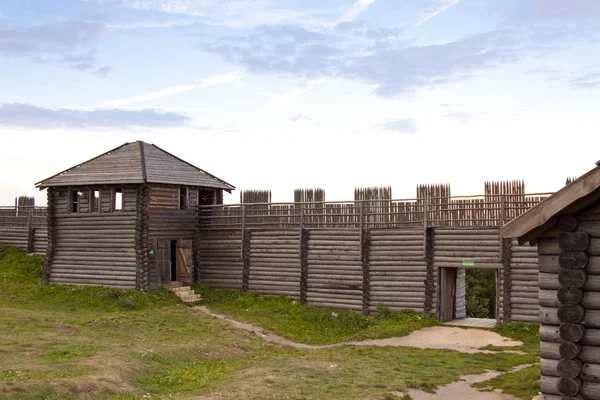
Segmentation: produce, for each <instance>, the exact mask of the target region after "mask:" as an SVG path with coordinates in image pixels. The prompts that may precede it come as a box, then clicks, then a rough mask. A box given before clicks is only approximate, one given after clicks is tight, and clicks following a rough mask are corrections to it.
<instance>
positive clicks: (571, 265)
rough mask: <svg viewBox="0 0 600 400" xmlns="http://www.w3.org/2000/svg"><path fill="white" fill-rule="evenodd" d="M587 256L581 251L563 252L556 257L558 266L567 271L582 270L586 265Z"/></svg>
mask: <svg viewBox="0 0 600 400" xmlns="http://www.w3.org/2000/svg"><path fill="white" fill-rule="evenodd" d="M588 262H589V256H588V254H587V253H586V252H583V251H570V250H566V251H563V252H562V253H561V254H560V255H559V256H558V265H559V266H560V267H562V268H567V269H583V268H585V267H586V266H587V265H588Z"/></svg>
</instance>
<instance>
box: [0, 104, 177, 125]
mask: <svg viewBox="0 0 600 400" xmlns="http://www.w3.org/2000/svg"><path fill="white" fill-rule="evenodd" d="M188 122H189V118H188V117H187V116H185V115H182V114H177V113H173V112H160V111H158V110H154V109H145V110H136V111H131V110H122V109H118V108H115V109H104V110H100V109H95V110H78V109H72V108H59V109H54V108H46V107H38V106H33V105H29V104H20V103H13V104H8V103H2V104H0V126H4V127H10V128H31V129H59V128H66V129H89V128H131V127H146V128H153V127H167V126H182V125H186V124H187V123H188Z"/></svg>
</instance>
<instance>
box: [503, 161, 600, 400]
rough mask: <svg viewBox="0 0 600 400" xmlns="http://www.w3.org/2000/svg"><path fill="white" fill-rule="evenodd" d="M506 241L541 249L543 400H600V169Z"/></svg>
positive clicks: (519, 224)
mask: <svg viewBox="0 0 600 400" xmlns="http://www.w3.org/2000/svg"><path fill="white" fill-rule="evenodd" d="M597 165H598V163H597ZM501 233H502V235H503V236H504V237H506V238H516V239H517V240H518V241H519V243H520V244H524V243H527V242H529V243H530V244H535V243H537V246H538V265H537V268H538V270H539V281H538V285H539V304H540V323H541V325H540V339H541V344H540V353H541V362H540V367H541V372H542V393H543V397H544V399H548V400H559V399H592V400H598V399H600V167H596V168H594V169H593V170H591V171H590V172H588V173H587V174H585V175H584V176H582V177H581V178H579V179H577V180H575V181H574V182H572V183H570V184H569V185H568V186H566V187H565V188H563V189H562V190H560V191H558V192H557V193H555V194H554V195H552V196H550V197H549V198H547V199H546V200H544V201H543V202H541V203H540V204H538V205H537V206H535V207H533V208H532V209H531V210H529V211H528V212H526V213H525V214H523V215H521V216H520V217H518V218H517V219H515V220H513V221H511V222H510V223H508V224H507V225H505V226H504V227H503V228H502V230H501ZM526 275H528V276H529V274H526ZM513 285H514V284H513ZM526 300H527V298H525V297H522V298H521V300H520V301H521V302H522V303H524V302H525V301H526Z"/></svg>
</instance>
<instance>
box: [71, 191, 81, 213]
mask: <svg viewBox="0 0 600 400" xmlns="http://www.w3.org/2000/svg"><path fill="white" fill-rule="evenodd" d="M80 199H81V192H79V191H77V190H71V209H70V211H71V212H73V213H76V212H79V201H80Z"/></svg>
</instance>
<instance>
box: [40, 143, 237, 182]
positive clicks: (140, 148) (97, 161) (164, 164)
mask: <svg viewBox="0 0 600 400" xmlns="http://www.w3.org/2000/svg"><path fill="white" fill-rule="evenodd" d="M141 183H162V184H170V185H185V186H202V187H208V188H215V189H224V190H227V191H231V190H233V189H235V187H234V186H233V185H230V184H229V183H227V182H225V181H224V180H222V179H219V178H217V177H216V176H214V175H211V174H209V173H208V172H206V171H203V170H202V169H200V168H198V167H196V166H194V165H192V164H190V163H188V162H187V161H184V160H182V159H180V158H178V157H176V156H174V155H173V154H171V153H168V152H166V151H165V150H163V149H161V148H160V147H158V146H156V145H154V144H150V143H145V142H142V141H137V142H131V143H125V144H123V145H121V146H119V147H117V148H115V149H112V150H109V151H107V152H106V153H104V154H101V155H99V156H97V157H94V158H92V159H91V160H88V161H85V162H83V163H81V164H78V165H75V166H73V167H71V168H68V169H66V170H64V171H62V172H59V173H58V174H56V175H52V176H51V177H49V178H46V179H44V180H42V181H40V182H37V183H36V184H35V185H36V187H38V188H40V189H44V188H47V187H51V186H76V185H113V184H141Z"/></svg>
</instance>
